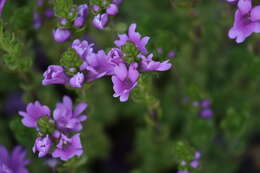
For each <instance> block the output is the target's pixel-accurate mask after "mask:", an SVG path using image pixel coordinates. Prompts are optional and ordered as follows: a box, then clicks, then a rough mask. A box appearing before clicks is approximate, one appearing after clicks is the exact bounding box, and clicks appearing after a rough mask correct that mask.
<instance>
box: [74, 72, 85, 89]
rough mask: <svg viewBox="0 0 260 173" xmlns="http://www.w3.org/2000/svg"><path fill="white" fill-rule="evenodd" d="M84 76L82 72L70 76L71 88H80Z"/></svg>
mask: <svg viewBox="0 0 260 173" xmlns="http://www.w3.org/2000/svg"><path fill="white" fill-rule="evenodd" d="M84 81H85V77H84V74H83V73H82V72H78V73H76V74H75V75H74V76H72V78H70V86H71V87H72V88H81V87H82V86H83V84H84Z"/></svg>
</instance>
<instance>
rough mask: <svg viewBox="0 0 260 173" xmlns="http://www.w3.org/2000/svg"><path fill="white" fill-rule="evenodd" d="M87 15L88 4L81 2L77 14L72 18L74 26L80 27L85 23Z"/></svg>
mask: <svg viewBox="0 0 260 173" xmlns="http://www.w3.org/2000/svg"><path fill="white" fill-rule="evenodd" d="M87 15H88V5H87V4H82V5H80V6H79V7H78V16H77V18H76V19H75V20H74V26H76V27H79V28H80V27H82V26H83V25H84V24H85V19H86V17H87Z"/></svg>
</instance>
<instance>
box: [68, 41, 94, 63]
mask: <svg viewBox="0 0 260 173" xmlns="http://www.w3.org/2000/svg"><path fill="white" fill-rule="evenodd" d="M93 46H94V44H89V43H88V42H87V41H86V40H83V41H80V40H74V41H73V43H72V46H71V47H72V48H73V49H74V50H75V51H76V52H77V54H78V55H79V56H80V58H82V59H85V57H87V56H88V55H90V54H92V53H93Z"/></svg>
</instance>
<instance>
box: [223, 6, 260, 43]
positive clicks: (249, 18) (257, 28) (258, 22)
mask: <svg viewBox="0 0 260 173" xmlns="http://www.w3.org/2000/svg"><path fill="white" fill-rule="evenodd" d="M245 11H248V10H247V9H243V11H241V10H239V9H238V10H237V11H236V13H235V21H234V25H233V27H232V28H231V29H230V30H229V33H228V36H229V38H231V39H236V42H237V43H242V42H243V41H244V40H245V39H246V38H247V37H248V36H250V35H251V34H252V33H254V32H255V33H260V17H259V13H260V12H259V6H256V7H254V8H253V9H252V10H250V11H249V12H248V13H244V12H245Z"/></svg>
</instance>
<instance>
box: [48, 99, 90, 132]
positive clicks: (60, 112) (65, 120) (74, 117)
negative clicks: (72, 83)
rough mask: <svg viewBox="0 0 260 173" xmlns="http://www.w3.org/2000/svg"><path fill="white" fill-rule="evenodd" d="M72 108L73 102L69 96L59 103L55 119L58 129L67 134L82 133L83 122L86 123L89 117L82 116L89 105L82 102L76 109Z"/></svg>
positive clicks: (54, 113) (54, 115)
mask: <svg viewBox="0 0 260 173" xmlns="http://www.w3.org/2000/svg"><path fill="white" fill-rule="evenodd" d="M72 106H73V105H72V101H71V99H70V98H69V97H68V96H64V97H63V102H62V103H57V105H56V108H55V110H54V112H53V118H54V120H55V122H56V126H57V128H58V129H60V130H62V131H65V132H70V131H80V130H81V129H82V125H81V122H82V121H85V120H86V119H87V116H86V115H81V113H82V112H83V111H84V110H85V109H86V108H87V104H86V103H83V102H81V103H79V104H78V105H77V106H76V107H75V109H73V107H72Z"/></svg>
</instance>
